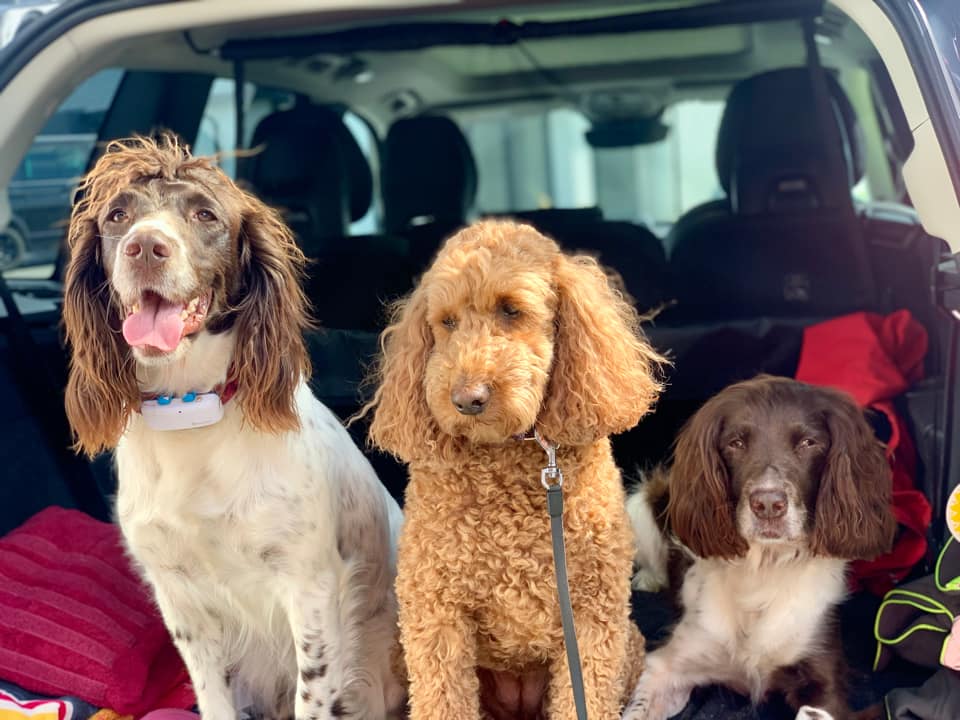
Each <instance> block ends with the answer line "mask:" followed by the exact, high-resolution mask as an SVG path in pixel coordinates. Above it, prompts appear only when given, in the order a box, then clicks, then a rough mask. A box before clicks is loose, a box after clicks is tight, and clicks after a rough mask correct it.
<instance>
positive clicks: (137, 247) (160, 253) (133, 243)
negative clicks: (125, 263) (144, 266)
mask: <svg viewBox="0 0 960 720" xmlns="http://www.w3.org/2000/svg"><path fill="white" fill-rule="evenodd" d="M123 254H124V255H126V256H127V257H128V258H130V259H132V260H142V261H145V262H160V261H163V260H165V259H167V258H168V257H170V243H168V242H167V241H166V240H164V239H163V238H162V237H160V236H159V235H156V234H154V233H137V234H136V235H134V236H132V237H131V238H129V239H128V240H127V241H126V242H125V243H124V245H123Z"/></svg>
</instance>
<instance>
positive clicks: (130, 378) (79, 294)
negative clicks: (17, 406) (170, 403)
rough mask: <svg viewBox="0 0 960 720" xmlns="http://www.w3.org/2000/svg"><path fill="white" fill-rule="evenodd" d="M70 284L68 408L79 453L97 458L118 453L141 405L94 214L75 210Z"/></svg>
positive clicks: (66, 308) (84, 206)
mask: <svg viewBox="0 0 960 720" xmlns="http://www.w3.org/2000/svg"><path fill="white" fill-rule="evenodd" d="M69 247H70V261H69V264H68V265H67V269H66V276H65V278H64V303H63V326H64V330H65V332H66V339H67V343H68V344H69V346H70V349H71V353H70V376H69V379H68V380H67V389H66V396H65V398H64V399H65V404H66V411H67V418H68V419H69V420H70V425H71V427H72V428H73V432H74V435H75V437H76V448H77V449H78V450H82V451H83V452H84V453H85V454H86V455H88V456H90V457H92V456H94V455H96V454H97V453H99V452H102V451H104V450H109V449H111V448H113V447H114V446H115V445H116V444H117V441H118V440H119V439H120V436H121V435H122V434H123V431H124V430H125V429H126V425H127V419H128V418H129V417H130V413H131V412H133V410H134V409H136V408H137V407H139V405H140V391H139V389H138V388H137V380H136V373H135V370H134V365H133V360H132V358H131V357H130V355H129V351H128V350H127V348H126V346H125V344H124V342H123V335H122V333H121V330H120V326H119V318H120V313H118V312H116V311H113V310H112V308H111V298H110V288H109V286H108V284H107V278H106V274H105V272H104V269H103V264H102V262H101V260H102V258H101V252H100V235H99V232H98V229H97V224H96V220H95V219H94V217H93V209H92V208H90V207H89V205H88V203H87V202H86V201H85V200H84V201H81V202H80V203H78V204H77V206H76V207H75V208H74V213H73V218H72V220H71V223H70V230H69Z"/></svg>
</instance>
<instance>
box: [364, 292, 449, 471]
mask: <svg viewBox="0 0 960 720" xmlns="http://www.w3.org/2000/svg"><path fill="white" fill-rule="evenodd" d="M432 348H433V333H432V332H431V330H430V327H429V325H428V324H427V298H426V293H425V291H424V290H423V285H422V284H421V286H420V287H418V288H417V289H416V290H414V291H413V292H412V293H411V294H410V295H409V296H408V297H406V298H404V299H402V300H399V301H397V302H396V303H394V305H393V308H392V311H391V321H390V323H389V325H388V326H387V328H386V329H385V330H384V331H383V333H382V334H381V336H380V355H379V357H378V359H377V365H376V366H375V368H374V369H373V373H372V374H371V377H370V382H371V383H375V384H376V386H377V388H376V391H375V393H374V396H373V399H372V400H371V401H370V402H369V403H367V405H366V406H365V407H364V408H363V409H362V410H361V411H360V413H359V414H358V416H357V417H363V416H364V415H366V414H367V413H368V412H369V411H370V410H373V411H374V415H373V421H372V422H371V423H370V430H369V439H370V442H371V444H372V445H373V446H374V447H377V448H379V449H381V450H384V451H386V452H389V453H391V454H392V455H394V456H396V457H398V458H399V459H401V460H403V461H404V462H411V461H412V460H413V459H414V458H416V457H422V456H425V455H430V454H431V453H434V452H435V451H436V450H437V437H438V431H437V428H436V425H435V421H434V420H433V415H432V414H431V413H430V409H429V407H428V406H427V396H426V391H425V389H424V378H425V376H426V370H427V359H428V358H429V356H430V351H431V349H432Z"/></svg>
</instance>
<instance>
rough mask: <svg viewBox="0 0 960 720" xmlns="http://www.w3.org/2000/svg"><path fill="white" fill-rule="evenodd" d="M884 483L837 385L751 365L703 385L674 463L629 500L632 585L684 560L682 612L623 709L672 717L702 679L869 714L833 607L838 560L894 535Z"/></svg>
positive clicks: (816, 716) (837, 713)
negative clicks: (702, 398)
mask: <svg viewBox="0 0 960 720" xmlns="http://www.w3.org/2000/svg"><path fill="white" fill-rule="evenodd" d="M890 492H891V477H890V470H889V466H888V464H887V461H886V459H885V457H884V453H883V448H882V446H881V445H880V443H879V442H878V441H877V440H876V439H875V438H874V435H873V432H872V430H871V428H870V426H869V425H868V423H867V422H866V420H865V419H864V417H863V415H862V413H861V411H860V409H859V408H858V407H857V406H856V405H855V404H854V403H853V401H852V400H850V399H849V398H847V397H846V396H845V395H842V394H840V393H839V392H836V391H833V390H828V389H824V388H819V387H814V386H811V385H806V384H804V383H800V382H797V381H795V380H790V379H786V378H775V377H758V378H755V379H753V380H749V381H746V382H741V383H738V384H736V385H732V386H730V387H728V388H726V389H725V390H723V391H722V392H720V393H719V394H718V395H716V396H715V397H713V398H712V399H711V400H709V401H708V402H707V403H706V404H705V405H704V406H703V407H702V408H701V409H700V411H699V412H697V414H696V415H694V417H693V418H692V419H691V420H690V422H689V423H688V425H687V426H686V427H685V428H684V429H683V431H682V432H681V434H680V437H679V438H678V441H677V445H676V450H675V453H674V463H673V467H672V468H671V469H670V470H669V471H668V472H657V473H654V475H653V477H652V478H651V479H650V480H648V481H647V482H646V483H644V484H643V485H642V486H641V487H640V488H639V490H638V491H637V492H636V493H634V494H633V495H631V496H630V498H629V500H628V509H629V512H630V516H631V521H632V522H633V525H634V531H635V534H636V540H637V564H638V565H639V566H641V568H642V569H641V570H640V572H639V573H638V575H637V577H636V578H635V586H636V587H641V588H645V589H655V588H656V586H658V585H662V584H663V583H664V582H665V581H666V578H667V577H668V574H670V573H668V570H667V567H666V565H667V562H668V558H670V557H671V555H673V557H674V558H675V557H676V549H677V548H678V547H680V548H682V551H683V553H684V554H686V556H687V564H688V565H689V567H688V568H687V569H686V572H685V573H683V574H682V578H683V580H682V583H683V584H682V588H681V590H680V601H681V604H682V607H683V615H682V617H681V619H680V622H679V624H678V625H677V626H676V628H675V629H674V630H673V634H672V635H671V637H670V639H669V640H668V641H667V643H666V644H665V645H664V646H663V647H661V648H659V649H658V650H656V651H654V652H652V653H650V654H649V655H648V656H647V669H646V672H645V673H644V674H643V676H642V677H641V678H640V682H639V684H638V685H637V688H636V690H635V692H634V694H633V697H632V699H631V702H630V704H629V705H628V707H627V710H626V711H625V713H624V720H666V718H669V717H671V716H673V715H675V714H676V713H678V712H680V711H681V710H682V709H683V708H684V706H685V705H686V704H687V701H688V700H689V698H690V692H691V691H692V690H693V689H694V688H695V687H697V686H701V685H711V684H718V685H724V686H726V687H729V688H731V689H733V690H735V691H737V692H740V693H742V694H744V695H748V696H749V697H750V698H751V699H752V700H753V701H754V702H755V703H758V702H761V701H763V700H764V699H766V698H768V697H771V696H772V695H773V694H781V695H782V696H783V698H784V699H785V700H786V702H787V704H788V705H789V706H790V707H791V708H792V709H793V710H795V711H797V713H798V714H797V719H798V720H801V719H802V720H827V719H828V718H831V717H832V718H834V719H835V720H847V719H848V718H853V717H868V716H871V715H872V714H873V710H872V709H871V710H868V711H865V713H864V714H855V713H852V712H851V711H850V709H849V707H848V705H847V700H846V682H845V675H846V664H845V662H844V659H843V656H842V653H841V647H840V639H839V635H838V633H837V632H836V622H835V618H834V613H835V610H836V607H837V605H838V604H839V603H840V602H841V601H842V600H843V599H844V596H845V594H846V582H845V570H846V566H847V562H848V561H849V560H852V559H856V558H871V557H874V556H876V555H879V554H881V553H883V552H886V551H888V550H889V549H890V547H891V545H892V543H893V537H894V532H895V529H896V522H895V520H894V517H893V515H892V513H891V511H890ZM663 493H668V498H664V497H663ZM664 500H666V502H665V503H664ZM664 504H665V505H666V512H665V517H664V516H663V514H660V515H659V516H658V514H657V512H655V510H654V508H663V507H664ZM664 525H665V526H666V527H667V528H668V529H669V532H670V533H672V538H670V539H668V537H667V536H665V535H664V534H662V532H661V531H662V530H663V526H664ZM676 541H679V545H678V544H677V543H676ZM673 574H674V575H675V574H676V573H673Z"/></svg>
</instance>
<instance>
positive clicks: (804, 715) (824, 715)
mask: <svg viewBox="0 0 960 720" xmlns="http://www.w3.org/2000/svg"><path fill="white" fill-rule="evenodd" d="M796 720H834V718H833V715H831V714H830V713H828V712H827V711H826V710H821V709H820V708H815V707H810V706H809V705H804V706H803V707H801V708H800V709H799V710H797V717H796Z"/></svg>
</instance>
